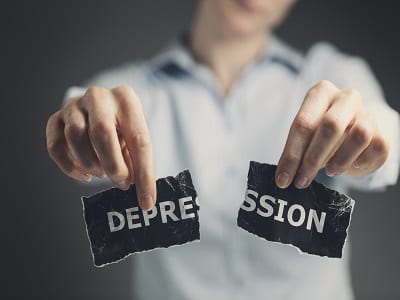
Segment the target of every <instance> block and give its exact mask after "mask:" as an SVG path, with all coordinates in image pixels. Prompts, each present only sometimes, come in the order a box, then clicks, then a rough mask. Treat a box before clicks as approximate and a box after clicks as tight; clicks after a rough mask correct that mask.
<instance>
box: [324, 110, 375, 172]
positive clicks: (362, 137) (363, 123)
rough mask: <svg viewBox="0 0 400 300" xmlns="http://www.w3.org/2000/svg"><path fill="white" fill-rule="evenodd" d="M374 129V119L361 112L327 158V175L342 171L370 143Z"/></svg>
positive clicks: (350, 164)
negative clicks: (342, 139)
mask: <svg viewBox="0 0 400 300" xmlns="http://www.w3.org/2000/svg"><path fill="white" fill-rule="evenodd" d="M374 130H375V124H374V121H373V120H372V119H371V118H370V117H368V116H367V115H366V114H365V113H363V114H362V115H361V116H360V117H358V118H357V119H356V120H355V122H354V124H353V125H352V127H351V128H350V130H349V133H348V135H347V136H346V139H345V140H344V141H343V143H342V145H341V146H340V148H339V149H338V150H337V151H336V152H335V154H334V155H333V156H332V157H331V158H330V159H329V161H328V163H327V164H326V167H325V170H326V173H327V175H328V176H336V175H340V174H342V173H344V172H345V171H346V170H348V169H350V168H351V167H352V163H353V162H354V161H355V160H356V159H357V157H358V156H360V155H361V153H362V152H363V151H364V150H365V149H366V148H367V146H368V145H369V144H370V143H371V140H372V137H373V134H374Z"/></svg>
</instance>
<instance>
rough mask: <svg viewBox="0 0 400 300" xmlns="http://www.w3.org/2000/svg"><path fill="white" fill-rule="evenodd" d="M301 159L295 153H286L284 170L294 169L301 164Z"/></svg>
mask: <svg viewBox="0 0 400 300" xmlns="http://www.w3.org/2000/svg"><path fill="white" fill-rule="evenodd" d="M300 160H301V157H300V156H298V155H296V154H294V153H286V154H284V155H283V156H282V159H281V162H280V163H279V165H281V166H282V167H283V168H284V169H292V168H294V167H295V166H297V165H298V164H299V162H300Z"/></svg>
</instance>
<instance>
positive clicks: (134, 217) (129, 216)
mask: <svg viewBox="0 0 400 300" xmlns="http://www.w3.org/2000/svg"><path fill="white" fill-rule="evenodd" d="M138 211H139V208H138V207H137V206H134V207H131V208H127V209H126V220H127V221H128V228H129V229H134V228H139V227H142V224H140V222H139V223H133V220H138V219H139V215H137V214H133V213H132V212H138Z"/></svg>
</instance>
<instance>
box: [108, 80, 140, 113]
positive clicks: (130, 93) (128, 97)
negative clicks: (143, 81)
mask: <svg viewBox="0 0 400 300" xmlns="http://www.w3.org/2000/svg"><path fill="white" fill-rule="evenodd" d="M112 92H113V94H114V96H115V99H116V100H117V101H118V103H119V104H120V105H121V106H122V107H123V108H124V107H128V106H129V105H131V104H132V103H133V102H135V101H136V100H137V96H136V94H135V91H134V90H133V88H132V87H131V86H129V85H127V84H124V85H121V86H118V87H116V88H114V89H113V90H112Z"/></svg>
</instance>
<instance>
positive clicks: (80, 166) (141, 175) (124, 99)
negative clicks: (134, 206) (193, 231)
mask: <svg viewBox="0 0 400 300" xmlns="http://www.w3.org/2000/svg"><path fill="white" fill-rule="evenodd" d="M46 137H47V149H48V152H49V154H50V157H51V158H52V159H53V160H54V161H55V163H56V164H57V165H58V167H59V168H60V169H61V170H62V171H63V172H64V173H65V174H66V175H68V176H69V177H72V178H74V179H77V180H84V181H90V180H91V177H92V175H95V176H98V177H104V176H105V175H107V176H108V177H109V178H110V179H111V180H112V181H113V183H114V184H115V185H116V186H117V187H119V188H120V189H124V190H126V189H128V188H129V186H130V184H132V183H135V184H136V192H137V196H138V199H139V205H140V207H141V208H142V209H144V210H148V209H151V208H152V207H153V206H154V204H155V201H156V184H155V178H154V168H153V151H152V145H151V139H150V134H149V130H148V128H147V125H146V120H145V117H144V115H143V110H142V105H141V102H140V100H139V98H138V96H137V95H136V94H135V92H134V90H133V89H132V88H131V87H129V86H126V85H124V86H120V87H117V88H113V89H105V88H102V87H91V88H89V89H88V90H87V91H86V93H85V94H84V95H83V96H82V97H78V98H73V99H70V100H69V101H68V102H67V104H66V105H65V106H64V107H63V108H62V109H61V110H59V111H57V112H56V113H54V114H53V115H52V116H51V117H50V118H49V120H48V122H47V128H46Z"/></svg>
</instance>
